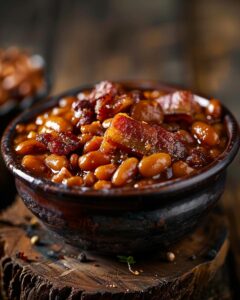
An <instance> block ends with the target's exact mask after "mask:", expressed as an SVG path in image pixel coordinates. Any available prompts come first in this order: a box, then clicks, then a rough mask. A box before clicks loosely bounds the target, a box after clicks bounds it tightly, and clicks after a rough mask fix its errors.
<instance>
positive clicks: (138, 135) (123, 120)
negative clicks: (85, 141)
mask: <svg viewBox="0 0 240 300" xmlns="http://www.w3.org/2000/svg"><path fill="white" fill-rule="evenodd" d="M104 139H105V140H106V141H107V142H110V143H112V144H114V145H117V147H119V148H120V149H123V150H125V151H128V152H133V153H136V154H138V155H150V154H152V153H156V152H160V151H163V152H167V153H169V154H170V155H171V156H172V157H174V158H177V159H180V158H184V157H186V155H187V149H186V147H185V145H184V144H183V143H182V142H181V141H180V140H179V138H178V137H177V136H176V135H175V134H174V133H171V132H169V131H167V130H165V129H164V128H162V127H160V126H159V125H149V124H147V123H145V122H141V121H137V120H134V119H132V118H130V117H129V116H128V115H126V114H117V115H116V116H115V117H114V118H113V120H112V122H111V126H110V127H109V128H108V129H107V131H106V132H105V135H104Z"/></svg>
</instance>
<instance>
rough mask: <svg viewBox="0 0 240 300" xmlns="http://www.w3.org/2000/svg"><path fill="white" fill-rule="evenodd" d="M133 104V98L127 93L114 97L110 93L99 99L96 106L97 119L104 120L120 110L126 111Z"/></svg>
mask: <svg viewBox="0 0 240 300" xmlns="http://www.w3.org/2000/svg"><path fill="white" fill-rule="evenodd" d="M132 104H133V99H132V98H130V97H128V96H127V95H126V94H123V95H120V96H118V95H117V96H115V97H112V95H111V94H108V95H106V96H104V97H101V98H100V99H98V100H97V102H96V106H95V112H96V114H97V119H98V120H100V121H104V120H106V119H109V118H111V117H113V116H114V115H115V114H117V113H119V112H123V111H125V110H126V109H127V108H128V107H130V106H131V105H132Z"/></svg>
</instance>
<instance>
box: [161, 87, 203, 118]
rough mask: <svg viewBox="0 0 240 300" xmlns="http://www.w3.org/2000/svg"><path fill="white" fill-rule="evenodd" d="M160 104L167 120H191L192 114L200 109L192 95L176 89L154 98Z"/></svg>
mask: <svg viewBox="0 0 240 300" xmlns="http://www.w3.org/2000/svg"><path fill="white" fill-rule="evenodd" d="M156 101H157V102H158V103H159V104H160V105H161V106H162V109H163V111H164V114H165V118H166V120H167V121H171V122H173V121H179V120H183V121H186V122H190V123H191V122H192V121H193V114H194V113H197V112H199V111H200V110H201V107H200V105H199V104H198V103H197V102H196V101H194V95H193V94H192V93H191V92H188V91H176V92H174V93H172V94H167V95H164V96H161V97H159V98H157V99H156Z"/></svg>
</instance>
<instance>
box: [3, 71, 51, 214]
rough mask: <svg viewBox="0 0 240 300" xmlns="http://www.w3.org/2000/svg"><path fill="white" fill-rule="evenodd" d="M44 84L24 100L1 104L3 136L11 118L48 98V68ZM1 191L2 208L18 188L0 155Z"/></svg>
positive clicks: (11, 198) (9, 201)
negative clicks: (15, 186)
mask: <svg viewBox="0 0 240 300" xmlns="http://www.w3.org/2000/svg"><path fill="white" fill-rule="evenodd" d="M44 78H45V80H44V85H43V87H42V88H41V89H40V90H39V91H38V92H37V93H36V94H35V95H34V96H31V97H26V98H24V99H23V100H22V101H18V100H16V99H11V100H10V101H7V102H6V103H5V104H3V105H0V118H1V123H0V137H1V136H2V134H3V132H4V130H5V129H6V127H7V125H8V124H9V122H10V121H11V120H13V119H14V118H15V117H16V116H17V115H18V114H19V113H21V112H22V111H24V110H26V109H28V108H30V107H31V106H33V105H34V104H36V103H37V102H38V101H40V100H41V99H44V98H46V96H47V95H48V94H49V91H50V88H51V82H50V79H49V77H48V73H47V70H46V69H45V75H44ZM0 192H1V195H3V196H2V197H1V202H0V210H1V209H3V208H5V207H6V206H7V205H9V204H11V203H12V201H13V200H14V198H15V195H16V190H15V188H14V178H13V176H12V175H11V174H10V173H9V172H8V170H7V169H6V166H5V164H4V162H3V159H2V156H1V155H0Z"/></svg>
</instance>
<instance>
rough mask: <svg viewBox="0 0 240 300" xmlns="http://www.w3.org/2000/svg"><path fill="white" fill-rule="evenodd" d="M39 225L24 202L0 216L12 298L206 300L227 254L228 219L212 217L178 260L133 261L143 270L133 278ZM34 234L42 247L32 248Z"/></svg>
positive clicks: (113, 260)
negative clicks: (82, 254)
mask: <svg viewBox="0 0 240 300" xmlns="http://www.w3.org/2000/svg"><path fill="white" fill-rule="evenodd" d="M34 221H35V219H34V218H33V216H32V215H31V214H30V213H29V211H28V210H27V209H26V208H25V206H24V205H23V203H22V202H21V201H20V200H17V201H16V202H15V204H14V205H13V206H12V207H11V208H9V209H8V210H6V211H5V212H4V213H3V214H2V215H1V218H0V239H1V240H0V245H1V247H0V256H1V268H2V280H1V281H2V287H3V291H4V293H5V295H6V296H7V297H8V299H31V300H32V299H160V298H159V297H160V295H161V299H185V298H186V297H187V298H188V299H189V297H191V299H201V294H202V292H206V290H205V289H204V287H205V286H206V285H207V284H208V282H209V281H210V280H211V279H212V278H213V277H214V275H215V273H216V271H217V270H219V268H220V267H221V266H222V264H223V262H224V259H225V256H226V253H227V250H228V239H227V230H226V226H225V222H224V218H223V216H222V215H220V214H219V213H213V214H211V215H210V216H209V218H208V220H207V222H206V223H205V224H204V225H202V226H201V227H200V228H199V229H197V230H196V231H195V232H194V233H193V234H191V235H189V236H188V237H187V238H185V239H184V240H182V241H181V242H180V243H178V244H176V245H175V246H174V247H172V248H171V249H169V251H171V252H173V253H174V254H175V256H176V258H175V260H174V261H173V262H169V261H167V260H166V253H159V252H158V253H154V249H153V253H151V254H146V256H145V257H134V259H135V261H136V264H134V265H133V266H132V269H133V270H134V271H138V272H139V275H134V274H132V273H131V272H130V271H129V270H128V266H127V263H121V262H120V261H119V259H118V258H117V257H103V256H98V255H96V254H92V253H91V254H90V253H85V254H86V257H87V262H81V261H80V260H79V258H78V256H79V254H80V250H78V249H74V248H72V247H70V246H68V245H65V244H64V243H63V242H62V241H61V240H59V239H57V238H56V237H53V236H52V235H51V234H50V233H49V232H48V231H46V229H45V228H44V227H43V226H42V225H40V224H37V225H36V224H34V225H30V223H34ZM34 235H36V236H38V237H39V238H40V242H39V244H38V245H32V244H31V237H32V236H34ZM21 252H22V254H21ZM21 255H22V257H21ZM199 297H200V298H199ZM204 299H207V298H204Z"/></svg>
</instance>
